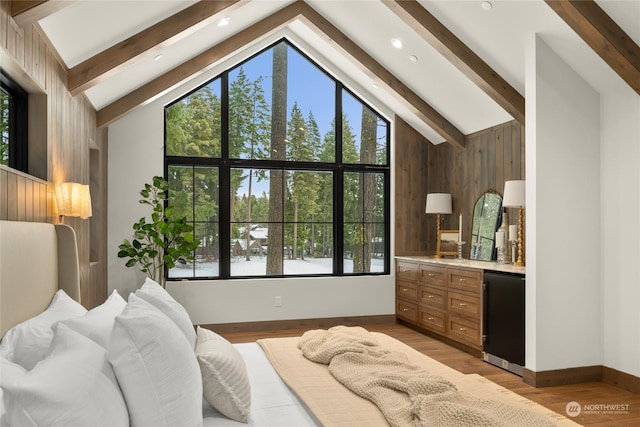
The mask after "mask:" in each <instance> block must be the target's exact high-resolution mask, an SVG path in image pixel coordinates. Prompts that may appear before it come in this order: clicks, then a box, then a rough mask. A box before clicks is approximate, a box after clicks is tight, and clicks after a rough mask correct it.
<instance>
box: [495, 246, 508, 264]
mask: <svg viewBox="0 0 640 427" xmlns="http://www.w3.org/2000/svg"><path fill="white" fill-rule="evenodd" d="M496 249H497V251H498V257H497V261H498V264H504V263H505V255H506V252H507V251H506V249H505V247H504V246H502V247H500V246H499V247H497V248H496Z"/></svg>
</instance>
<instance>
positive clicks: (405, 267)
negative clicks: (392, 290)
mask: <svg viewBox="0 0 640 427" xmlns="http://www.w3.org/2000/svg"><path fill="white" fill-rule="evenodd" d="M417 278H418V264H412V263H410V262H402V261H396V280H397V279H400V280H409V281H415V280H416V279H417Z"/></svg>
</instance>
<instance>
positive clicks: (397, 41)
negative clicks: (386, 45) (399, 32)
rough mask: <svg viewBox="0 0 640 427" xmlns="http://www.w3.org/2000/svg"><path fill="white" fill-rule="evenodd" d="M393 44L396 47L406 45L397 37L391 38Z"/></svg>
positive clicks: (400, 47)
mask: <svg viewBox="0 0 640 427" xmlns="http://www.w3.org/2000/svg"><path fill="white" fill-rule="evenodd" d="M391 46H393V47H395V48H396V49H402V46H404V45H403V44H402V40H400V39H399V38H397V37H394V38H392V39H391Z"/></svg>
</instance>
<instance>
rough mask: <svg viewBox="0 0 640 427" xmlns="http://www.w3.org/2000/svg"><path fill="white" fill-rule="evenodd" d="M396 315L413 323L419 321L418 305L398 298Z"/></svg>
mask: <svg viewBox="0 0 640 427" xmlns="http://www.w3.org/2000/svg"><path fill="white" fill-rule="evenodd" d="M396 316H397V317H400V318H401V319H404V320H406V321H408V322H411V323H418V305H417V304H413V303H410V302H407V301H403V300H401V299H397V300H396Z"/></svg>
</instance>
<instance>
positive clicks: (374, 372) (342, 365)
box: [298, 326, 555, 427]
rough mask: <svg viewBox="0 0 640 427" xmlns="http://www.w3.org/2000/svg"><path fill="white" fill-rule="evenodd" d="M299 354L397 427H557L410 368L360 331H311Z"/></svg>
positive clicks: (525, 411)
mask: <svg viewBox="0 0 640 427" xmlns="http://www.w3.org/2000/svg"><path fill="white" fill-rule="evenodd" d="M298 348H299V349H300V350H301V351H302V354H303V355H304V356H305V357H306V358H307V359H309V360H311V361H313V362H317V363H322V364H325V365H329V372H330V373H331V375H333V376H334V378H335V379H336V380H337V381H338V382H340V383H341V384H343V385H344V386H345V387H347V388H348V389H349V390H351V391H352V392H354V393H355V394H357V395H358V396H360V397H362V398H365V399H368V400H370V401H371V402H373V403H374V404H375V405H376V406H377V407H378V408H379V409H380V411H381V412H382V414H383V415H384V417H385V418H386V420H387V422H388V423H389V424H390V425H391V426H393V427H405V426H411V427H413V426H415V427H423V426H447V427H449V426H516V425H517V426H522V427H527V426H551V425H555V424H554V423H553V421H552V420H550V419H548V418H545V417H544V416H541V415H539V414H536V413H534V412H532V411H529V410H528V409H526V408H516V407H512V406H510V405H507V404H505V403H502V402H498V401H492V400H486V399H482V398H481V397H475V396H471V395H468V394H466V393H463V392H460V391H458V390H457V389H456V386H455V385H454V384H452V383H451V382H449V381H447V380H446V379H444V378H442V377H439V376H435V375H430V374H429V373H428V372H426V371H424V370H423V369H421V368H419V367H416V366H413V365H411V364H410V363H409V362H408V360H407V357H406V356H405V355H404V353H400V352H392V351H387V350H384V349H383V348H380V347H378V345H377V342H376V339H375V337H374V336H373V335H372V334H370V333H369V332H368V331H367V330H365V329H363V328H360V327H346V326H337V327H334V328H331V329H328V330H312V331H307V332H305V333H304V334H303V335H302V337H301V338H300V340H299V342H298Z"/></svg>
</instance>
